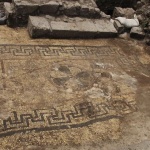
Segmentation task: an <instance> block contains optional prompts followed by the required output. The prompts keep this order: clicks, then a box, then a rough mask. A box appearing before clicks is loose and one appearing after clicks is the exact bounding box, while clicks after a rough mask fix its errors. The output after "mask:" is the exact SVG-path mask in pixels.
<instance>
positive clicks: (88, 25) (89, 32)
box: [76, 20, 97, 38]
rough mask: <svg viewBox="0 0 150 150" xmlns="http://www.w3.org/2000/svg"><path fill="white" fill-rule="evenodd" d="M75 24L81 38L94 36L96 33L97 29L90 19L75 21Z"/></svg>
mask: <svg viewBox="0 0 150 150" xmlns="http://www.w3.org/2000/svg"><path fill="white" fill-rule="evenodd" d="M76 25H77V27H78V29H79V32H80V37H82V38H94V37H95V36H96V34H97V29H96V27H95V25H94V23H93V21H92V20H86V21H82V22H76Z"/></svg>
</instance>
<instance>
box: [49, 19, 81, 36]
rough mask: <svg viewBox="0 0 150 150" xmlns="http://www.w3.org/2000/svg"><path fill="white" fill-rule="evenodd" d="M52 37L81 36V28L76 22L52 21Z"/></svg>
mask: <svg viewBox="0 0 150 150" xmlns="http://www.w3.org/2000/svg"><path fill="white" fill-rule="evenodd" d="M51 28H52V33H53V34H52V37H54V38H77V37H79V29H78V27H77V26H76V24H75V23H68V22H62V21H59V22H57V21H52V22H51Z"/></svg>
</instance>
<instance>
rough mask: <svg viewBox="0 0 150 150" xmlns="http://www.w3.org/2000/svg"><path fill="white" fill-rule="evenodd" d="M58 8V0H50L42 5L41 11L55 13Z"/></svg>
mask: <svg viewBox="0 0 150 150" xmlns="http://www.w3.org/2000/svg"><path fill="white" fill-rule="evenodd" d="M58 8H59V3H58V2H55V1H50V2H48V3H45V4H42V5H41V6H40V12H41V13H43V14H49V15H54V14H55V13H56V12H57V11H58Z"/></svg>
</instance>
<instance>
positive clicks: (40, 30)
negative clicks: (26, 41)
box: [28, 16, 51, 38]
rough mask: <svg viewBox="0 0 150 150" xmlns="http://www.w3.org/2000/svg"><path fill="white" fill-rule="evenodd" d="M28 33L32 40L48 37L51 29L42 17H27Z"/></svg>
mask: <svg viewBox="0 0 150 150" xmlns="http://www.w3.org/2000/svg"><path fill="white" fill-rule="evenodd" d="M28 32H29V35H30V36H31V37H32V38H41V37H49V36H50V34H51V27H50V24H49V22H48V20H47V19H46V18H44V17H32V16H30V17H29V21H28Z"/></svg>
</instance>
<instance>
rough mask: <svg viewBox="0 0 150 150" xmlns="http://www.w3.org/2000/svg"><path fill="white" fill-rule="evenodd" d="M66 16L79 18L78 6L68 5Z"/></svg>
mask: <svg viewBox="0 0 150 150" xmlns="http://www.w3.org/2000/svg"><path fill="white" fill-rule="evenodd" d="M64 14H65V15H66V16H72V17H73V16H78V12H77V9H76V6H75V5H74V4H68V5H67V6H66V7H65V12H64Z"/></svg>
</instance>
